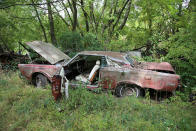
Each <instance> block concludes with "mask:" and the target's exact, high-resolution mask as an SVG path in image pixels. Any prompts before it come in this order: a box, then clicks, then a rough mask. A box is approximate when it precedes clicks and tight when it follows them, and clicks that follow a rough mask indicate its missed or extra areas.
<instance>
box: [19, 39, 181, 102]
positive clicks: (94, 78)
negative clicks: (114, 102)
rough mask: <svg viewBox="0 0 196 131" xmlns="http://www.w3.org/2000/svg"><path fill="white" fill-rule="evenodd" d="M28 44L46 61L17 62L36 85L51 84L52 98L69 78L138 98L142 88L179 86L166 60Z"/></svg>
mask: <svg viewBox="0 0 196 131" xmlns="http://www.w3.org/2000/svg"><path fill="white" fill-rule="evenodd" d="M27 45H29V46H30V47H31V48H32V49H34V50H35V51H36V52H37V53H38V54H40V55H41V56H42V57H44V58H45V59H46V60H47V61H48V63H49V64H19V65H18V67H19V69H20V71H21V73H22V75H24V76H25V77H26V78H28V79H29V80H31V81H32V82H33V83H34V84H35V85H36V86H37V87H40V86H45V85H46V84H47V83H52V92H53V96H54V97H55V99H57V98H59V97H60V96H61V87H62V85H63V84H65V83H66V82H67V83H68V81H69V83H68V84H69V87H77V86H79V85H81V84H82V85H85V87H86V88H88V89H96V88H102V89H110V90H112V91H114V92H115V95H117V96H119V97H121V96H131V95H135V96H136V97H138V96H140V95H143V93H144V90H145V89H152V90H155V91H164V92H173V91H175V90H176V88H177V87H178V86H179V80H180V76H179V75H177V74H175V71H174V69H173V67H172V66H171V64H169V63H168V62H161V63H156V62H138V61H136V60H135V59H133V58H132V57H130V56H129V55H128V54H126V53H121V52H111V51H83V52H80V53H78V54H76V55H75V56H74V57H73V58H69V56H67V55H66V54H64V53H63V52H61V51H60V50H58V49H57V48H55V47H54V46H52V45H51V44H49V43H44V42H40V41H34V42H28V43H27ZM62 70H63V74H62ZM62 77H63V78H64V80H63V79H62ZM62 80H63V81H62Z"/></svg>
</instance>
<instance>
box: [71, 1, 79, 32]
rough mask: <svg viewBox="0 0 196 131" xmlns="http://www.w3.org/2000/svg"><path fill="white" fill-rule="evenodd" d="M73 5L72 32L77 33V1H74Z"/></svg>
mask: <svg viewBox="0 0 196 131" xmlns="http://www.w3.org/2000/svg"><path fill="white" fill-rule="evenodd" d="M72 5H73V28H72V30H73V31H75V30H76V27H77V24H78V19H77V7H76V0H72Z"/></svg>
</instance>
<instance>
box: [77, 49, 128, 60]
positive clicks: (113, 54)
mask: <svg viewBox="0 0 196 131" xmlns="http://www.w3.org/2000/svg"><path fill="white" fill-rule="evenodd" d="M79 54H82V55H95V56H108V57H112V58H115V59H119V60H122V61H127V60H126V58H125V57H126V55H127V54H126V53H122V52H113V51H82V52H80V53H79Z"/></svg>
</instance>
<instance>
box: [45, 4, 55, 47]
mask: <svg viewBox="0 0 196 131" xmlns="http://www.w3.org/2000/svg"><path fill="white" fill-rule="evenodd" d="M47 7H48V19H49V23H50V37H51V41H52V43H53V44H54V45H56V44H57V41H56V37H55V31H54V21H53V16H52V9H51V3H50V0H47Z"/></svg>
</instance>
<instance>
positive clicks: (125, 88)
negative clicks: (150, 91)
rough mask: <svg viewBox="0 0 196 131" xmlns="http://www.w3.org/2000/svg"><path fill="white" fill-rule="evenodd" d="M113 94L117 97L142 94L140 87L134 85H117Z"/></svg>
mask: <svg viewBox="0 0 196 131" xmlns="http://www.w3.org/2000/svg"><path fill="white" fill-rule="evenodd" d="M115 94H116V96H117V97H125V96H135V97H140V96H142V94H141V90H140V88H138V87H137V86H135V85H119V86H117V88H116V90H115Z"/></svg>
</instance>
